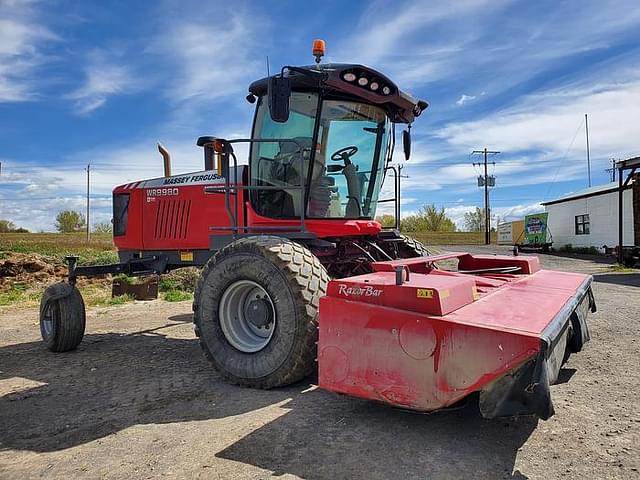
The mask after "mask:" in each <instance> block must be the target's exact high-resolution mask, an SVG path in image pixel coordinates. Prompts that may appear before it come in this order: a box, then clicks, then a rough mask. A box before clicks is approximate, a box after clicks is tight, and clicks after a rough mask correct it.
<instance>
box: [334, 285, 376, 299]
mask: <svg viewBox="0 0 640 480" xmlns="http://www.w3.org/2000/svg"><path fill="white" fill-rule="evenodd" d="M338 293H339V294H340V295H346V296H347V297H379V296H380V295H382V290H381V289H379V288H373V287H372V286H370V285H367V286H366V287H360V286H358V285H353V286H351V287H350V286H348V285H345V284H344V283H341V284H339V285H338Z"/></svg>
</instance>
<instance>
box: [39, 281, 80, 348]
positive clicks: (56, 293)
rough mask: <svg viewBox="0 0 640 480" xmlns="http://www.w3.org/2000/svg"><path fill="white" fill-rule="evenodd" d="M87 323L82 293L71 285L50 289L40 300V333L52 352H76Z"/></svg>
mask: <svg viewBox="0 0 640 480" xmlns="http://www.w3.org/2000/svg"><path fill="white" fill-rule="evenodd" d="M85 324H86V313H85V308H84V301H83V300H82V295H80V291H79V290H78V289H77V288H76V287H75V285H71V284H69V283H64V282H62V283H56V284H54V285H51V286H49V287H48V288H47V289H46V290H45V291H44V294H43V295H42V300H41V301H40V334H41V335H42V340H43V341H44V343H45V345H46V346H47V348H48V349H49V350H51V351H52V352H68V351H69V350H74V349H75V348H76V347H77V346H78V345H79V344H80V342H81V341H82V337H83V336H84V329H85Z"/></svg>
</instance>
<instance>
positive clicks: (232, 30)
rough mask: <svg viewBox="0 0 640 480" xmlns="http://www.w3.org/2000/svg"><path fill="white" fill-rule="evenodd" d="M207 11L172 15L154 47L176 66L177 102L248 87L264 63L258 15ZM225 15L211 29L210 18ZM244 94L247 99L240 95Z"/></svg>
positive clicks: (172, 88)
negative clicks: (174, 17) (194, 16)
mask: <svg viewBox="0 0 640 480" xmlns="http://www.w3.org/2000/svg"><path fill="white" fill-rule="evenodd" d="M210 13H211V15H208V14H206V13H205V12H203V13H202V15H200V17H201V18H202V20H201V19H194V18H193V17H190V18H188V19H184V18H178V19H172V22H171V23H170V24H169V26H168V28H167V30H166V31H163V33H162V35H161V36H160V37H159V38H158V39H157V41H156V42H155V44H154V45H153V46H152V47H151V49H150V51H151V52H152V53H158V54H160V55H162V56H163V58H164V60H165V61H168V62H169V63H171V64H173V65H175V67H176V68H175V70H174V71H173V72H172V78H171V80H170V81H169V82H168V87H167V92H166V93H167V95H168V96H169V98H170V99H171V100H173V101H175V102H183V101H188V100H191V99H194V100H198V101H202V100H215V99H219V98H223V97H226V96H228V95H230V94H242V93H244V92H246V89H247V86H248V83H249V81H250V80H253V79H254V77H255V75H256V72H257V71H259V69H260V67H263V65H264V64H263V62H264V60H263V57H262V56H260V59H259V60H258V58H257V52H258V51H263V49H264V45H261V44H260V38H261V36H260V34H259V31H260V29H261V25H260V20H259V19H258V18H256V17H255V16H253V14H252V13H248V12H241V11H238V10H234V11H233V12H231V13H225V14H223V13H222V12H210ZM212 17H213V18H224V22H223V24H224V26H223V27H221V28H213V27H212V24H211V18H212ZM240 98H244V95H242V96H241V97H240Z"/></svg>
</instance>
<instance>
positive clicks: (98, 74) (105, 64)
mask: <svg viewBox="0 0 640 480" xmlns="http://www.w3.org/2000/svg"><path fill="white" fill-rule="evenodd" d="M140 87H141V80H140V78H139V77H138V76H136V75H134V73H133V72H132V71H131V68H130V67H129V66H127V65H126V64H125V63H123V59H122V58H118V57H117V56H116V57H114V58H109V55H108V54H107V52H105V51H103V50H94V51H93V52H91V53H90V54H89V60H88V62H87V65H86V66H85V81H84V83H83V85H82V86H81V87H79V88H78V89H77V90H75V91H74V92H72V93H70V94H69V95H68V96H67V97H68V98H70V99H71V100H74V108H75V111H76V113H78V114H80V115H85V114H88V113H90V112H92V111H94V110H96V109H97V108H100V107H101V106H103V105H104V104H105V103H106V101H107V98H108V97H110V96H112V95H120V94H125V93H133V92H135V91H137V90H138V89H139V88H140Z"/></svg>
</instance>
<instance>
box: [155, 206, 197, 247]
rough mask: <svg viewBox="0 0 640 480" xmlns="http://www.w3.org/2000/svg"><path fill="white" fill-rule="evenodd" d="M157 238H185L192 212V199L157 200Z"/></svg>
mask: <svg viewBox="0 0 640 480" xmlns="http://www.w3.org/2000/svg"><path fill="white" fill-rule="evenodd" d="M157 205H158V207H157V210H156V228H155V232H154V238H156V239H174V240H179V239H185V238H187V227H188V225H189V213H190V212H191V200H181V199H170V198H162V199H159V200H158V202H157Z"/></svg>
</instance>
